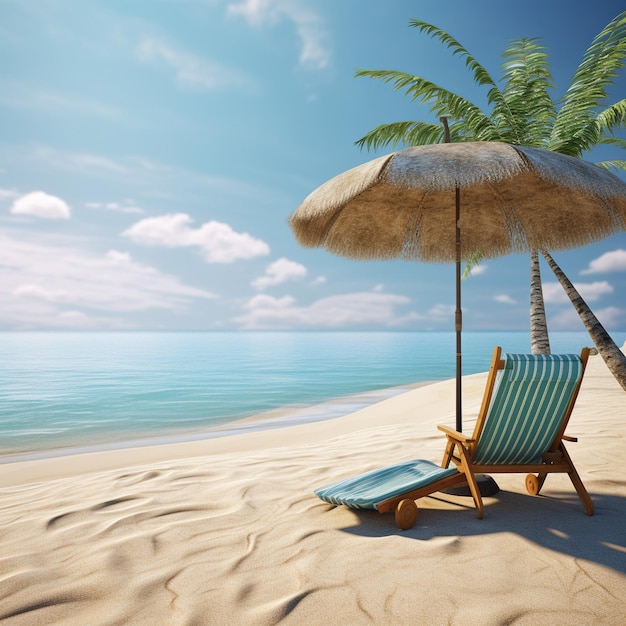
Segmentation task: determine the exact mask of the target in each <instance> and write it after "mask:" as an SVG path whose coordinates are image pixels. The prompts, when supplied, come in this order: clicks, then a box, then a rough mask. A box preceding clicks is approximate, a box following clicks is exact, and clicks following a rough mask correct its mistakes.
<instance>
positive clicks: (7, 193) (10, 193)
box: [0, 170, 20, 199]
mask: <svg viewBox="0 0 626 626" xmlns="http://www.w3.org/2000/svg"><path fill="white" fill-rule="evenodd" d="M0 172H2V170H0ZM19 195H20V194H19V193H18V192H17V191H16V190H15V189H2V188H1V187H0V199H2V198H17V197H18V196H19Z"/></svg>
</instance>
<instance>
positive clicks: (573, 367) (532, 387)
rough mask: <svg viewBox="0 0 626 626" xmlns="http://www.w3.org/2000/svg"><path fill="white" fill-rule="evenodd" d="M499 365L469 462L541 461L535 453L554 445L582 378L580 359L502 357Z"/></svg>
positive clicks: (499, 463)
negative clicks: (480, 431) (488, 405)
mask: <svg viewBox="0 0 626 626" xmlns="http://www.w3.org/2000/svg"><path fill="white" fill-rule="evenodd" d="M504 361H505V365H504V369H503V370H502V371H500V372H498V380H496V384H495V388H494V391H493V395H492V399H491V404H490V407H489V411H488V413H487V419H486V421H485V426H484V428H483V431H482V433H481V435H480V438H479V440H478V444H477V446H476V449H475V451H474V454H473V462H474V463H475V464H477V465H511V464H520V465H523V464H530V463H541V455H542V453H544V452H546V451H547V450H548V449H549V447H550V445H551V444H552V443H553V442H554V438H555V437H556V435H557V434H558V432H559V429H560V428H561V426H562V422H563V417H564V415H565V411H566V410H567V407H568V405H569V402H570V400H571V398H572V393H573V391H574V388H575V387H576V385H577V384H578V381H579V380H580V377H581V376H582V372H583V367H582V363H581V360H580V357H579V356H578V355H576V354H559V355H556V354H541V355H538V354H534V355H533V354H506V355H504Z"/></svg>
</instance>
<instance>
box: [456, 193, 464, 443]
mask: <svg viewBox="0 0 626 626" xmlns="http://www.w3.org/2000/svg"><path fill="white" fill-rule="evenodd" d="M460 217H461V190H460V189H459V186H458V185H457V186H456V311H455V312H454V326H455V330H456V429H457V431H458V432H463V417H462V411H463V409H462V406H463V403H462V399H461V381H462V377H463V364H462V349H461V331H462V330H463V311H462V309H461V228H460V226H459V220H460Z"/></svg>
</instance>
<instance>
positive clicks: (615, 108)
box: [596, 98, 626, 133]
mask: <svg viewBox="0 0 626 626" xmlns="http://www.w3.org/2000/svg"><path fill="white" fill-rule="evenodd" d="M596 120H597V123H598V124H599V125H600V128H601V129H602V130H603V131H606V132H610V133H612V132H613V131H614V130H615V129H616V128H625V127H626V98H624V99H623V100H620V101H619V102H616V103H615V104H612V105H611V106H608V107H607V108H606V109H604V110H603V111H600V112H599V113H598V115H597V116H596Z"/></svg>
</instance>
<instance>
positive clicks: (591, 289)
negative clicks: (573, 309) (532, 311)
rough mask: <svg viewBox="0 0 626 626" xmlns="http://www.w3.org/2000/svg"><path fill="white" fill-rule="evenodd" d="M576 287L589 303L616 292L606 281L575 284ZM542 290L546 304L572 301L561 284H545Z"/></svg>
mask: <svg viewBox="0 0 626 626" xmlns="http://www.w3.org/2000/svg"><path fill="white" fill-rule="evenodd" d="M574 287H575V288H576V290H577V291H578V293H579V294H580V295H581V296H582V298H583V299H584V300H585V301H587V302H595V301H596V300H599V299H600V298H601V297H602V296H605V295H608V294H611V293H613V292H614V291H615V289H614V288H613V286H612V285H611V284H610V283H608V282H607V281H605V280H603V281H596V282H593V283H574ZM542 288H543V299H544V301H545V302H550V303H557V304H562V303H566V302H569V301H570V299H569V298H568V297H567V294H566V293H565V290H564V289H563V287H561V284H560V283H543V285H542Z"/></svg>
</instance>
